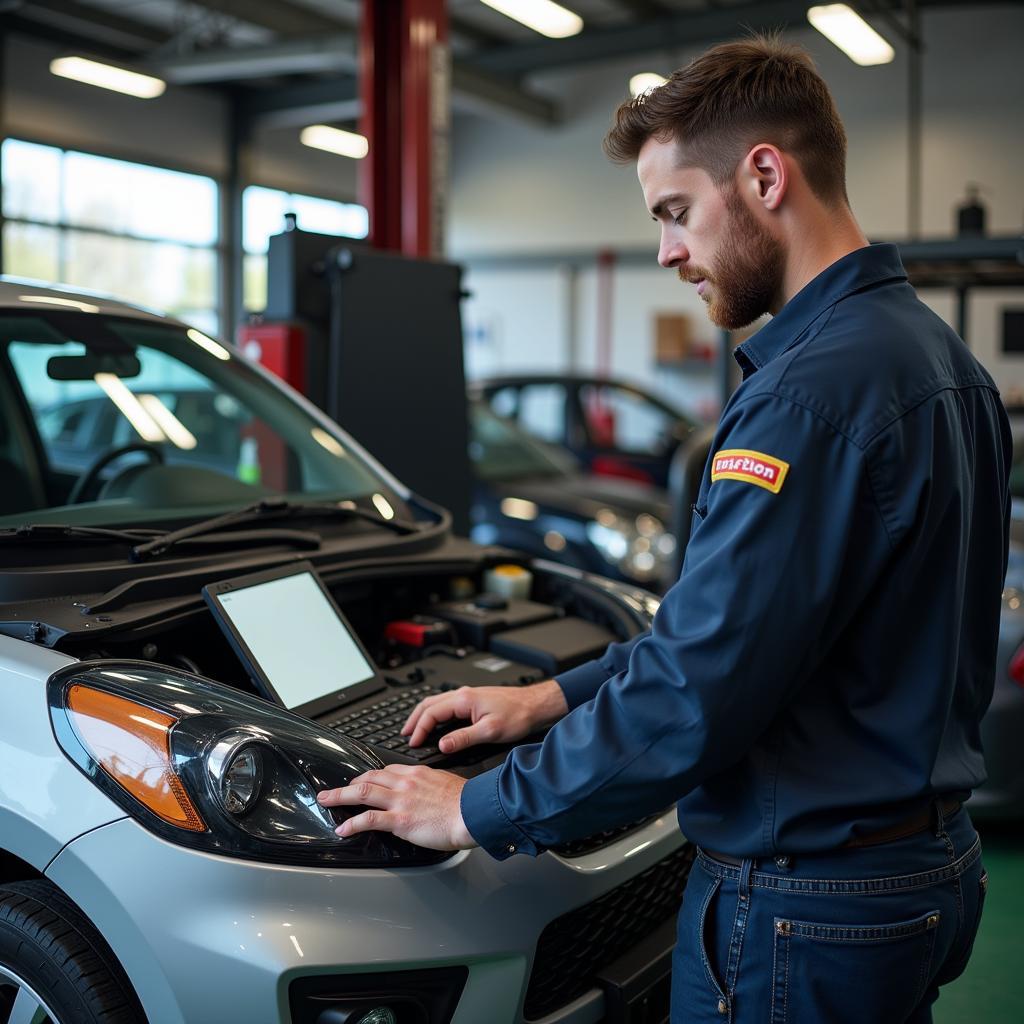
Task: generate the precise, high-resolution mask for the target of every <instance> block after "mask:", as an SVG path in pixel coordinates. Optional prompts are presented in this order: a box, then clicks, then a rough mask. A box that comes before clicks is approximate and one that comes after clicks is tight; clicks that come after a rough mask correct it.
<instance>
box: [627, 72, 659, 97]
mask: <svg viewBox="0 0 1024 1024" xmlns="http://www.w3.org/2000/svg"><path fill="white" fill-rule="evenodd" d="M667 81H668V79H667V78H664V77H662V76H661V75H658V74H655V73H654V72H653V71H641V72H640V74H639V75H634V76H633V77H632V78H631V79H630V80H629V94H630V95H631V96H632V97H633V98H634V99H636V97H637V96H642V95H643V94H644V93H645V92H650V91H651V90H652V89H657V88H658V86H659V85H664V84H665V83H666V82H667Z"/></svg>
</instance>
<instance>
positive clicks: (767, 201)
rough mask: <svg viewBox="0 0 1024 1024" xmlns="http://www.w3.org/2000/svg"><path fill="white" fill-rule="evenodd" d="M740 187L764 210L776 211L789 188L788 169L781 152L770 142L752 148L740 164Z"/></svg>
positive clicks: (760, 143)
mask: <svg viewBox="0 0 1024 1024" xmlns="http://www.w3.org/2000/svg"><path fill="white" fill-rule="evenodd" d="M739 171H740V176H741V178H742V179H743V181H742V183H741V187H745V189H746V190H747V195H748V196H749V197H750V198H751V199H752V200H753V201H754V202H756V203H760V204H761V206H763V207H764V208H765V209H766V210H777V209H778V208H779V204H780V203H781V202H782V199H783V197H784V196H785V194H786V190H787V189H788V188H789V169H788V168H787V166H786V161H785V159H784V158H783V156H782V152H781V151H780V150H779V149H778V148H777V147H775V146H773V145H772V144H771V143H770V142H759V143H758V144H757V145H756V146H753V147H752V148H751V149H750V151H749V152H748V153H747V155H746V156H745V157H744V158H743V160H742V161H741V162H740V167H739Z"/></svg>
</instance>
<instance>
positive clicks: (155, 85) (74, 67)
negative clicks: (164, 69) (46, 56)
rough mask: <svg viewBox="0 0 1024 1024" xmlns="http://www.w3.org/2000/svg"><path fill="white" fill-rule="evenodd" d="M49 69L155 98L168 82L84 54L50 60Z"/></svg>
mask: <svg viewBox="0 0 1024 1024" xmlns="http://www.w3.org/2000/svg"><path fill="white" fill-rule="evenodd" d="M50 70H51V71H52V72H53V73H54V74H55V75H58V76H60V77H61V78H71V79H73V80H74V81H76V82H85V84H86V85H98V86H99V87H100V88H101V89H113V91H114V92H123V93H126V94H127V95H129V96H137V97H138V98H139V99H141V100H152V99H156V97H157V96H161V95H162V94H163V91H164V89H166V88H167V83H166V82H165V81H163V80H162V79H160V78H154V77H153V76H152V75H140V74H139V73H138V72H137V71H129V70H127V68H118V67H115V66H114V65H113V64H101V63H100V62H99V61H98V60H89V59H88V58H86V57H58V58H57V59H56V60H51V61H50Z"/></svg>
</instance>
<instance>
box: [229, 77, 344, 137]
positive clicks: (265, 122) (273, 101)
mask: <svg viewBox="0 0 1024 1024" xmlns="http://www.w3.org/2000/svg"><path fill="white" fill-rule="evenodd" d="M239 103H240V106H239V113H241V115H242V116H243V117H245V118H248V119H250V120H252V121H256V122H259V124H260V125H262V126H263V127H265V128H294V127H297V126H299V125H307V124H325V123H326V124H330V123H331V122H332V121H334V122H336V121H354V120H356V119H357V118H358V117H359V114H360V111H361V109H362V108H361V105H360V102H359V94H358V87H357V85H356V79H355V77H354V76H352V75H349V76H346V77H344V78H322V79H320V80H318V81H315V82H299V83H297V84H295V85H286V86H283V87H280V88H273V89H250V90H248V92H246V93H245V94H244V96H242V97H241V98H240V100H239Z"/></svg>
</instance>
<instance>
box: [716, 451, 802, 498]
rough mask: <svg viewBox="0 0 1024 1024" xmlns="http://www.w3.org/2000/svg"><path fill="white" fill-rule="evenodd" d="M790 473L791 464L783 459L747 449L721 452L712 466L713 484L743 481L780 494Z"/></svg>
mask: <svg viewBox="0 0 1024 1024" xmlns="http://www.w3.org/2000/svg"><path fill="white" fill-rule="evenodd" d="M788 472H789V463H788V462H783V461H782V459H776V458H773V457H772V456H771V455H765V454H763V453H762V452H752V451H748V450H747V449H746V448H727V449H724V450H723V451H720V452H719V453H718V454H717V455H716V456H715V458H714V461H713V462H712V464H711V482H712V483H714V482H715V481H716V480H742V481H744V482H745V483H748V484H757V486H758V487H763V488H764V489H765V490H766V491H771V492H772V494H778V493H779V491H781V490H782V484H783V481H785V479H786V474H787V473H788Z"/></svg>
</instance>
